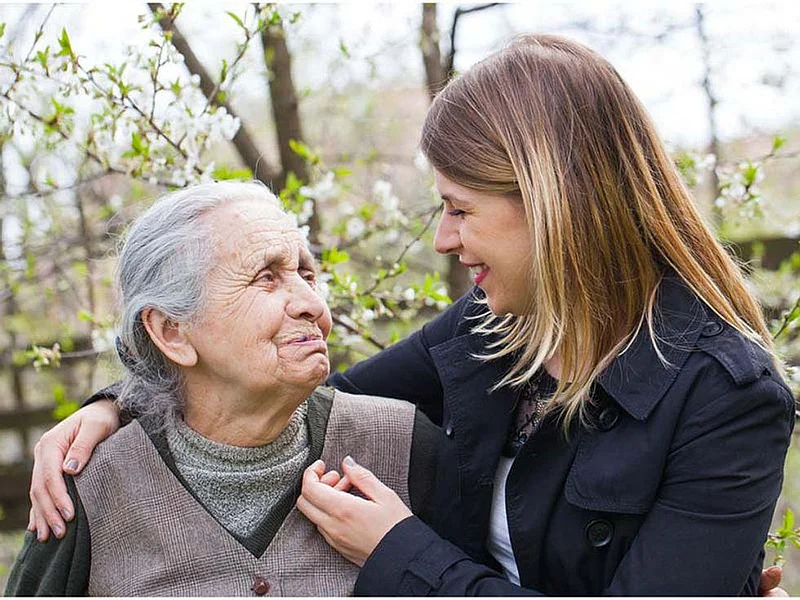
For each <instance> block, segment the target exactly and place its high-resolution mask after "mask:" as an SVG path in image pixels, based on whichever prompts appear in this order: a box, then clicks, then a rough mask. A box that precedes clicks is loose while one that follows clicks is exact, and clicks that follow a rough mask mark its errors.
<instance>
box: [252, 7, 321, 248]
mask: <svg viewBox="0 0 800 600" xmlns="http://www.w3.org/2000/svg"><path fill="white" fill-rule="evenodd" d="M261 42H262V44H263V45H264V63H265V65H266V67H267V76H268V77H269V99H270V102H271V103H272V117H273V119H274V121H275V132H276V134H277V138H278V151H279V153H280V157H281V166H282V167H283V173H282V177H281V178H280V179H279V180H278V185H279V187H281V188H282V187H283V186H284V185H285V183H286V177H287V176H288V174H289V172H290V171H291V172H293V173H294V174H295V175H296V176H297V177H298V178H299V179H301V180H302V181H303V182H304V183H308V182H309V172H308V165H307V164H306V160H305V159H304V158H303V157H302V156H300V155H299V154H297V153H296V152H295V151H294V150H292V148H291V146H290V144H289V143H290V142H291V141H292V140H295V141H298V142H302V141H303V130H302V127H301V125H300V123H301V121H300V106H299V103H298V101H297V92H296V91H295V87H294V81H293V80H292V55H291V54H290V53H289V48H288V46H287V45H286V31H285V30H284V28H283V24H282V23H280V21H279V22H278V23H277V24H275V25H270V26H269V27H266V28H265V29H264V30H263V31H262V32H261ZM311 200H312V202H314V204H315V205H314V207H313V210H312V213H311V219H310V220H309V222H308V227H309V236H308V237H309V241H310V242H311V243H312V244H317V243H318V241H319V231H320V221H319V215H318V214H317V207H316V202H315V200H314V199H313V198H312V199H311Z"/></svg>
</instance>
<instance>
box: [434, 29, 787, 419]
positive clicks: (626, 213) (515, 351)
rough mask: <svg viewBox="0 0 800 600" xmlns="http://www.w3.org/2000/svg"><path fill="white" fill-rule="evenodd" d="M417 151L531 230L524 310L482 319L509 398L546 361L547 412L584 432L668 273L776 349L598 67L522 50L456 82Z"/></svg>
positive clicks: (584, 54)
mask: <svg viewBox="0 0 800 600" xmlns="http://www.w3.org/2000/svg"><path fill="white" fill-rule="evenodd" d="M421 147H422V151H423V152H424V153H425V155H426V156H427V158H428V159H429V161H430V163H431V164H432V166H433V167H434V168H435V169H436V170H437V171H439V172H440V173H442V174H443V175H444V176H445V177H447V178H448V179H449V180H451V181H454V182H456V183H457V184H460V185H462V186H464V187H467V188H470V189H473V190H478V191H483V192H487V193H490V194H502V195H507V196H508V197H510V198H514V199H517V200H518V201H520V202H521V203H522V205H523V207H524V210H525V217H526V219H527V223H528V226H529V228H530V233H531V235H530V240H531V248H530V254H531V268H530V271H529V273H528V280H529V281H528V285H529V289H530V292H531V299H530V304H529V306H528V307H527V310H526V311H525V314H522V315H505V316H498V315H492V314H491V313H490V312H488V311H487V313H486V315H485V316H484V318H483V319H482V321H481V323H480V325H479V326H478V327H476V329H475V330H476V331H478V332H480V333H484V334H494V335H498V336H499V341H497V342H496V343H493V344H490V345H489V349H490V353H489V354H488V355H486V356H484V358H486V359H496V358H500V357H503V356H507V355H510V356H512V357H513V358H514V363H513V366H512V368H511V369H510V371H509V372H508V373H507V374H506V375H505V377H504V378H503V379H502V381H500V382H499V383H498V384H497V387H500V386H502V385H512V386H520V385H523V384H525V383H527V382H528V381H530V380H531V378H532V377H533V376H534V374H535V373H536V371H538V370H539V369H540V368H541V367H542V366H543V364H544V363H545V361H547V360H549V359H550V358H552V357H553V356H554V355H555V354H556V353H558V354H559V355H560V358H561V361H562V376H561V378H560V381H559V384H558V388H557V390H556V394H555V396H554V400H553V402H551V403H550V405H551V409H556V408H557V409H559V410H560V411H561V416H562V417H563V424H564V427H565V428H567V427H568V426H569V424H570V423H571V422H572V420H573V419H574V418H575V417H578V418H579V419H580V420H581V422H583V423H586V422H587V417H588V414H587V413H586V408H587V404H588V400H589V393H590V389H591V386H592V384H593V382H594V381H595V380H596V379H597V377H598V376H599V375H600V373H602V371H603V370H604V369H605V368H606V367H607V366H608V365H609V363H610V362H611V361H612V360H613V359H614V358H615V357H616V356H618V355H619V354H620V353H621V352H622V351H624V349H625V348H626V346H627V345H628V344H630V343H631V342H632V341H633V339H634V337H635V336H636V335H637V334H638V332H639V330H640V329H641V327H647V328H648V330H649V333H650V336H651V340H652V342H653V344H654V346H655V349H656V352H658V355H659V357H660V358H661V359H662V360H663V361H664V362H666V359H665V358H664V356H663V354H662V353H661V352H660V351H659V349H658V346H657V345H656V336H655V333H654V326H653V323H654V315H653V309H654V304H655V299H656V292H657V290H658V287H659V283H660V281H661V278H662V276H663V274H664V273H665V271H667V270H668V269H669V268H671V269H674V271H675V272H676V273H677V274H678V275H679V276H680V277H681V278H682V279H683V281H685V283H686V284H687V285H688V287H689V288H690V289H691V290H692V291H693V292H694V293H695V294H696V295H697V296H698V297H699V298H700V299H701V300H702V301H703V302H705V304H706V305H708V307H710V309H711V310H712V311H714V312H715V313H716V314H717V315H718V316H719V317H720V318H722V319H723V320H724V321H726V322H727V323H729V324H730V325H731V326H732V327H734V328H736V329H737V330H738V331H740V332H741V333H742V334H743V335H745V336H746V337H748V338H749V339H751V340H753V341H755V342H756V343H758V344H759V345H760V346H762V347H763V348H765V349H766V350H767V351H770V352H771V350H772V340H771V337H770V335H769V332H768V330H767V327H766V325H765V322H764V318H763V315H762V313H761V310H760V308H759V306H758V303H757V302H756V300H755V299H754V298H753V296H752V295H751V294H750V292H749V291H748V289H747V287H746V285H745V281H744V278H743V276H742V273H741V271H740V269H739V268H738V266H737V265H736V264H735V263H734V261H733V260H732V259H731V258H730V257H729V255H728V254H727V253H726V252H725V250H724V249H723V248H722V246H721V245H720V244H719V243H718V242H717V241H716V240H715V239H714V236H713V235H712V233H711V232H710V231H709V229H708V228H707V227H706V226H705V225H704V223H703V221H702V219H701V217H700V215H699V213H698V212H697V209H696V208H695V206H694V204H693V202H692V199H691V197H690V195H689V192H688V190H687V189H686V187H685V186H684V184H683V182H682V181H681V179H680V176H679V175H678V173H677V171H676V169H675V166H674V164H673V162H672V161H671V159H670V157H669V155H668V154H667V152H666V150H665V148H664V146H663V143H662V142H661V140H660V138H659V136H658V134H657V132H656V129H655V127H654V126H653V124H652V123H651V121H650V119H649V117H648V115H647V113H646V111H645V109H644V107H643V106H642V105H641V103H640V102H639V100H638V99H637V98H636V97H635V96H634V94H633V93H632V92H631V90H630V89H629V88H628V86H627V84H625V82H624V81H623V80H622V78H621V77H620V76H619V74H618V73H617V72H616V70H615V69H614V68H613V67H612V66H611V65H610V64H609V63H608V62H607V61H606V60H605V59H604V58H602V57H601V56H600V55H598V54H597V53H595V52H594V51H592V50H590V49H588V48H586V47H585V46H582V45H580V44H578V43H575V42H573V41H570V40H567V39H564V38H561V37H557V36H552V35H525V36H521V37H519V38H516V39H515V40H514V41H512V42H511V43H510V44H509V45H508V46H507V47H505V48H504V49H502V50H500V51H499V52H497V53H496V54H494V55H492V56H490V57H489V58H487V59H485V60H483V61H482V62H480V63H478V64H477V65H475V66H474V67H473V68H471V69H470V70H469V71H467V72H466V73H465V74H464V75H463V76H461V77H460V78H458V79H456V80H454V81H452V82H451V83H450V84H449V85H448V86H447V87H446V88H445V89H444V90H443V91H442V92H441V93H440V94H439V95H438V96H437V97H436V99H435V101H434V102H433V104H432V106H431V108H430V111H429V113H428V116H427V118H426V121H425V125H424V128H423V132H422V142H421Z"/></svg>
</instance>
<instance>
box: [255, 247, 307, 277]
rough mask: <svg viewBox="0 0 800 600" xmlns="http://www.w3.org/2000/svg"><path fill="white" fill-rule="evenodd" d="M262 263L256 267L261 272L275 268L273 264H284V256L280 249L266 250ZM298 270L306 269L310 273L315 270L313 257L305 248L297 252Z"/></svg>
mask: <svg viewBox="0 0 800 600" xmlns="http://www.w3.org/2000/svg"><path fill="white" fill-rule="evenodd" d="M262 258H263V262H260V264H259V265H258V270H259V271H262V270H264V269H270V268H272V267H274V266H275V264H280V263H285V262H287V261H286V254H285V253H284V252H283V250H282V249H281V248H271V249H269V250H266V251H265V252H264V255H263V257H262ZM297 262H298V265H297V266H298V268H301V269H308V270H311V271H316V270H317V264H316V261H315V260H314V256H313V255H312V254H311V252H309V251H308V249H306V248H302V249H301V250H300V252H299V256H298V261H297Z"/></svg>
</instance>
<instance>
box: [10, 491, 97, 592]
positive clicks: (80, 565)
mask: <svg viewBox="0 0 800 600" xmlns="http://www.w3.org/2000/svg"><path fill="white" fill-rule="evenodd" d="M64 479H65V480H66V483H67V490H69V495H70V497H71V498H72V502H73V504H74V505H75V518H74V519H73V520H72V521H70V522H69V523H67V534H66V535H65V536H64V537H63V538H61V539H60V540H59V539H56V537H55V536H53V535H51V536H50V539H48V540H47V541H46V542H44V543H41V542H39V541H37V539H36V534H35V533H33V532H30V531H29V532H28V533H26V534H25V543H24V545H23V546H22V550H21V551H20V553H19V556H17V560H16V561H15V562H14V566H13V567H12V569H11V575H10V576H9V578H8V583H7V584H6V590H5V595H6V596H85V595H86V589H87V586H88V584H89V567H90V565H91V556H90V552H91V547H90V545H89V526H88V523H87V521H86V513H85V511H84V510H83V504H81V501H80V498H79V497H78V491H77V489H76V487H75V482H74V481H73V479H72V477H69V476H67V477H65V478H64Z"/></svg>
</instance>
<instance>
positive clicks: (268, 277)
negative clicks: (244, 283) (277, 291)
mask: <svg viewBox="0 0 800 600" xmlns="http://www.w3.org/2000/svg"><path fill="white" fill-rule="evenodd" d="M254 281H258V282H261V283H272V282H273V281H275V274H274V273H273V272H272V271H261V273H259V274H258V275H256V278H255V280H254Z"/></svg>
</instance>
